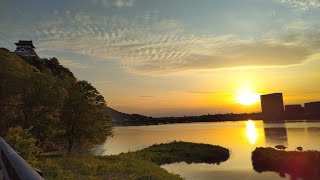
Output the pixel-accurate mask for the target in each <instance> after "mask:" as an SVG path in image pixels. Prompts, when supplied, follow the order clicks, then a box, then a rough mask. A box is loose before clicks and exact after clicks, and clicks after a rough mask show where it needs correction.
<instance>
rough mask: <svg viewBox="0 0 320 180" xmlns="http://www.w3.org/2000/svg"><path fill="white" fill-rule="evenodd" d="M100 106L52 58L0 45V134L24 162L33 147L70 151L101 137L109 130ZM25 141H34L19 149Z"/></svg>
mask: <svg viewBox="0 0 320 180" xmlns="http://www.w3.org/2000/svg"><path fill="white" fill-rule="evenodd" d="M105 107H106V101H105V99H104V97H103V96H102V95H101V94H100V93H99V92H98V91H97V90H96V89H95V88H94V87H93V86H92V85H91V84H90V83H88V82H87V81H79V80H77V79H76V78H75V77H74V75H73V74H72V72H71V71H70V70H69V69H67V68H65V67H63V66H62V65H61V64H60V63H59V61H58V59H57V58H50V59H46V58H38V57H19V56H18V55H16V54H15V53H13V52H10V51H9V50H7V49H5V48H0V114H1V116H0V124H1V126H0V136H2V137H4V139H5V140H6V141H7V143H8V144H9V145H11V146H12V147H13V148H14V149H15V150H16V151H19V152H24V153H22V157H23V158H25V159H26V160H27V161H28V162H29V163H32V161H33V160H34V158H33V157H31V158H30V159H29V155H30V154H34V153H35V152H39V153H41V152H46V151H53V150H62V149H66V150H67V151H68V152H69V153H71V152H72V151H73V150H75V149H88V148H91V147H93V146H95V145H96V144H98V143H102V142H104V141H105V140H106V138H107V137H108V136H109V135H111V134H112V126H111V118H110V117H109V115H108V113H107V112H106V111H105ZM13 132H18V133H13ZM18 135H19V136H18ZM25 139H28V140H26V141H24V140H25ZM26 143H27V144H28V143H29V144H28V147H33V146H36V147H35V148H34V149H30V151H31V152H32V153H30V152H26V150H25V149H23V147H24V146H25V144H26Z"/></svg>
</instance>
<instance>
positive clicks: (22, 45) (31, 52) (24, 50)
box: [14, 40, 38, 57]
mask: <svg viewBox="0 0 320 180" xmlns="http://www.w3.org/2000/svg"><path fill="white" fill-rule="evenodd" d="M15 44H16V46H17V48H16V50H15V51H14V52H15V53H17V54H18V55H20V56H30V57H38V55H37V53H36V51H35V49H36V47H34V46H33V43H32V41H22V40H19V42H18V43H15Z"/></svg>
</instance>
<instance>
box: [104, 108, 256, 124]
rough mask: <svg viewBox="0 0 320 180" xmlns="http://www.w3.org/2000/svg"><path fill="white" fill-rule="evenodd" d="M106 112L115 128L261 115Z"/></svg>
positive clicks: (231, 119) (213, 120)
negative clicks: (174, 114) (165, 114)
mask: <svg viewBox="0 0 320 180" xmlns="http://www.w3.org/2000/svg"><path fill="white" fill-rule="evenodd" d="M107 111H108V112H109V114H110V115H111V117H112V123H113V124H114V125H116V126H141V125H159V124H171V123H192V122H219V121H240V120H247V119H252V120H260V119H262V115H261V113H243V114H233V113H228V114H214V115H211V114H208V115H202V116H184V117H161V118H154V117H148V116H143V115H139V114H125V113H122V112H119V111H116V110H114V109H112V108H110V107H107Z"/></svg>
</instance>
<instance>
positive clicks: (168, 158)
mask: <svg viewBox="0 0 320 180" xmlns="http://www.w3.org/2000/svg"><path fill="white" fill-rule="evenodd" d="M228 158H229V150H228V149H226V148H223V147H220V146H213V145H208V144H196V143H187V142H171V143H168V144H159V145H153V146H151V147H149V148H146V149H143V150H139V151H136V152H129V153H122V154H120V155H113V156H90V155H87V156H83V155H73V156H63V155H60V156H42V157H40V158H39V160H40V163H39V168H40V169H41V170H42V171H43V173H44V176H45V178H46V179H168V180H170V179H182V178H181V177H180V176H178V175H175V174H171V173H169V172H167V171H166V170H164V169H163V168H161V167H160V165H162V164H167V163H175V162H182V161H185V162H187V163H220V162H223V161H226V160H227V159H228Z"/></svg>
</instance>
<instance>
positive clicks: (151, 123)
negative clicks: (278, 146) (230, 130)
mask: <svg viewBox="0 0 320 180" xmlns="http://www.w3.org/2000/svg"><path fill="white" fill-rule="evenodd" d="M159 119H162V118H159ZM249 119H250V120H254V121H257V120H260V121H263V122H265V123H285V122H288V121H289V122H304V121H307V122H319V121H320V117H319V118H317V119H294V120H292V119H291V120H263V119H253V118H247V119H236V120H211V121H187V120H181V119H180V118H176V119H175V120H172V119H171V120H165V121H163V120H153V121H125V122H121V123H119V122H113V126H114V127H123V126H155V125H167V124H189V123H210V122H236V121H247V120H249Z"/></svg>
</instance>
